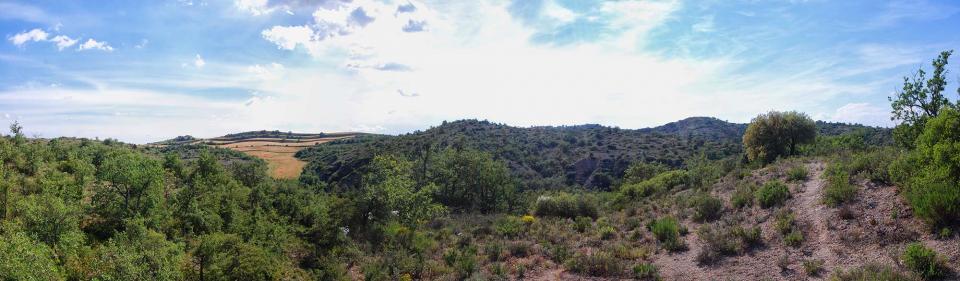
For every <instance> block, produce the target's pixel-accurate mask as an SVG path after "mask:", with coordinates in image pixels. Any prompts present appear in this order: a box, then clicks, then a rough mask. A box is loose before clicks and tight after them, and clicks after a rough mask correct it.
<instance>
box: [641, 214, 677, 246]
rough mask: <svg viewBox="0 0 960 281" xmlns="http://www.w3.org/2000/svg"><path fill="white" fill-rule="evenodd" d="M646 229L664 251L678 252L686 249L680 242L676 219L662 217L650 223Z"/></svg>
mask: <svg viewBox="0 0 960 281" xmlns="http://www.w3.org/2000/svg"><path fill="white" fill-rule="evenodd" d="M648 228H649V229H650V232H653V236H654V237H656V238H657V241H660V245H661V246H662V247H663V248H664V249H667V250H669V251H678V250H683V249H685V248H686V245H684V244H683V242H682V241H680V224H679V223H678V222H677V219H674V218H672V217H663V218H660V219H657V220H654V221H652V222H651V223H650V225H649V226H648Z"/></svg>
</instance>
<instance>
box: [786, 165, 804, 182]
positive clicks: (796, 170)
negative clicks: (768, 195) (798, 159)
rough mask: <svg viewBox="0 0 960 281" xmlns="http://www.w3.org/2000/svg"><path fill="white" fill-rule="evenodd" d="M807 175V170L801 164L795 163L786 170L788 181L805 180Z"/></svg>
mask: <svg viewBox="0 0 960 281" xmlns="http://www.w3.org/2000/svg"><path fill="white" fill-rule="evenodd" d="M808 176H809V172H807V168H806V167H804V166H803V165H796V166H793V167H792V168H790V169H789V170H787V180H789V181H805V180H807V177H808Z"/></svg>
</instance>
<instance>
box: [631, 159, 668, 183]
mask: <svg viewBox="0 0 960 281" xmlns="http://www.w3.org/2000/svg"><path fill="white" fill-rule="evenodd" d="M669 170H670V169H669V168H667V167H666V166H664V165H663V164H659V163H647V162H637V163H633V164H631V165H630V167H628V168H627V170H626V171H624V173H623V183H624V184H636V183H640V182H642V181H645V180H648V179H650V178H653V177H654V176H656V175H659V174H661V173H663V172H666V171H669Z"/></svg>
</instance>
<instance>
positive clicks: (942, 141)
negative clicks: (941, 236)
mask: <svg viewBox="0 0 960 281" xmlns="http://www.w3.org/2000/svg"><path fill="white" fill-rule="evenodd" d="M957 128H960V111H957V110H954V109H943V110H942V111H941V112H940V114H939V116H937V117H933V118H931V119H929V120H928V121H927V122H926V124H925V126H924V128H923V133H922V134H921V135H920V136H919V137H918V138H917V140H916V143H915V146H916V150H914V151H913V152H912V153H910V154H909V155H908V156H907V157H904V158H901V159H899V160H897V161H896V162H894V163H893V164H892V165H891V167H890V174H891V177H892V178H893V180H894V181H895V182H898V183H900V184H902V185H904V186H905V187H906V189H907V192H906V197H907V199H908V200H909V201H910V203H911V205H912V206H913V208H914V213H915V214H916V215H917V216H918V217H920V218H921V219H923V220H925V221H926V222H928V223H929V224H931V225H934V226H946V225H951V224H957V223H960V130H958V129H957Z"/></svg>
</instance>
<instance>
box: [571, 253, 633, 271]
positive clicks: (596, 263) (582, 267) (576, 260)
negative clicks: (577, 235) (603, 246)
mask: <svg viewBox="0 0 960 281" xmlns="http://www.w3.org/2000/svg"><path fill="white" fill-rule="evenodd" d="M564 267H566V268H567V269H568V270H570V271H572V272H575V273H579V274H585V275H588V276H595V277H614V276H620V275H622V274H623V270H624V265H623V262H621V261H620V260H619V259H617V258H616V257H614V256H613V255H611V254H610V253H607V252H603V251H599V252H594V253H592V254H582V253H581V254H577V255H575V256H574V257H573V258H570V259H569V260H567V262H566V263H565V264H564Z"/></svg>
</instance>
